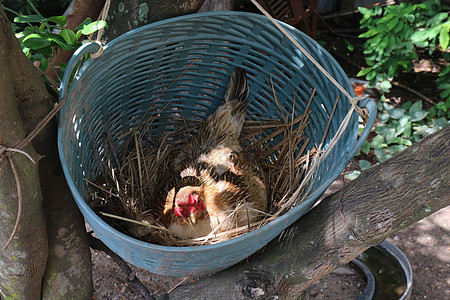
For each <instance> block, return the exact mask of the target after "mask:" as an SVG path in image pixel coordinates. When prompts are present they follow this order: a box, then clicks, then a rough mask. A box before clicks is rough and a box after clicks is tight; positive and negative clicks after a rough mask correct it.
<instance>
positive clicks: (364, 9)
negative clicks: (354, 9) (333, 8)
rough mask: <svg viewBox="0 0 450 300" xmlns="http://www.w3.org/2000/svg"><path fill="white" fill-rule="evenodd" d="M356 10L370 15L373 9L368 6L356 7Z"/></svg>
mask: <svg viewBox="0 0 450 300" xmlns="http://www.w3.org/2000/svg"><path fill="white" fill-rule="evenodd" d="M358 10H359V12H360V13H361V14H362V15H372V13H373V9H370V8H365V7H358Z"/></svg>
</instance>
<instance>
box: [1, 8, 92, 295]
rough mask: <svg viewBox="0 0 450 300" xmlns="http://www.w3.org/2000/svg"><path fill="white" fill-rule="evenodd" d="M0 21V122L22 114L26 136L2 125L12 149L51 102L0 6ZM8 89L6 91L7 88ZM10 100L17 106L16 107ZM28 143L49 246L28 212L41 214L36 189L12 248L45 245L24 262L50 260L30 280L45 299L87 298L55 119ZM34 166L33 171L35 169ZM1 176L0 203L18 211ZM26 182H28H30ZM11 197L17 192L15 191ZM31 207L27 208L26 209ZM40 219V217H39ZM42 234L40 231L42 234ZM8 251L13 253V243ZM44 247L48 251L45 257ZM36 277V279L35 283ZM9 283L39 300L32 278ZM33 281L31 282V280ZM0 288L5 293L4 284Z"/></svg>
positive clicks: (82, 249)
mask: <svg viewBox="0 0 450 300" xmlns="http://www.w3.org/2000/svg"><path fill="white" fill-rule="evenodd" d="M0 21H1V23H0V28H1V30H2V31H1V32H0V47H1V48H0V49H1V50H0V56H1V59H3V60H5V61H6V62H7V63H6V62H5V63H0V65H1V70H0V76H1V77H2V80H1V84H2V85H3V89H5V90H3V89H2V91H1V96H0V105H2V108H1V112H2V114H0V123H3V122H6V117H5V118H4V117H3V116H7V117H10V116H11V117H12V116H15V113H14V112H13V111H14V110H15V111H17V110H18V113H19V115H20V117H19V119H18V120H19V121H20V122H19V121H17V120H16V121H14V122H16V124H22V122H23V127H24V133H23V135H22V133H21V131H17V130H18V129H17V128H19V127H17V128H13V129H11V128H10V127H6V125H5V126H4V127H2V126H0V144H5V145H6V146H8V147H12V146H14V145H15V144H17V143H18V142H20V141H22V140H23V138H24V136H25V132H26V133H30V131H32V130H33V129H34V128H35V126H36V125H37V124H38V123H39V122H40V121H41V120H42V118H43V117H44V116H46V115H47V114H48V113H49V111H50V110H51V109H52V107H53V98H52V97H51V96H50V95H49V93H48V91H47V89H46V87H45V85H44V83H43V81H42V78H41V74H40V73H39V71H38V70H37V69H36V67H35V66H34V65H33V64H31V62H30V61H29V60H28V59H27V58H26V57H25V55H24V54H23V53H22V50H21V48H20V45H19V43H18V41H17V39H16V38H15V36H14V33H13V32H12V30H11V26H10V23H9V21H8V20H7V18H6V16H5V14H4V11H3V8H2V7H1V6H0ZM3 78H4V79H3ZM6 88H7V89H8V90H6ZM7 92H8V93H7ZM10 100H12V101H13V104H14V105H13V106H10V105H8V106H7V105H6V104H7V103H9V102H8V101H10ZM14 101H15V102H16V103H14ZM16 104H17V105H16ZM20 119H21V120H20ZM5 124H6V123H5ZM11 126H12V125H11ZM20 126H22V125H20ZM19 133H20V134H19ZM10 134H11V135H14V134H16V135H17V136H16V138H15V141H14V142H13V141H9V140H8V139H5V137H7V136H8V135H10ZM32 144H33V146H34V148H35V149H36V151H37V152H38V153H40V154H42V155H44V157H43V158H42V159H41V161H40V163H39V175H38V174H37V173H36V174H34V175H31V172H28V173H27V175H28V176H30V177H33V180H35V181H38V186H37V187H39V182H40V186H41V187H42V195H43V197H44V206H45V207H46V210H45V212H46V218H47V231H48V245H47V234H46V232H45V222H44V221H43V220H42V221H41V220H39V221H38V220H36V218H37V217H36V216H33V217H32V216H28V215H29V214H31V213H35V214H37V211H36V212H34V211H33V209H35V208H36V209H37V207H39V209H40V213H42V203H41V202H42V199H41V198H42V197H41V196H40V195H41V191H40V190H39V193H37V192H36V193H33V194H32V195H39V197H37V196H35V197H37V198H36V199H35V201H36V202H33V205H34V206H32V205H31V204H26V205H25V200H24V212H23V217H22V221H21V224H22V223H23V224H22V225H23V226H25V225H27V226H30V227H31V228H29V229H25V227H24V228H23V229H21V230H22V231H23V232H24V233H23V236H21V235H19V234H18V235H17V236H16V238H15V240H14V241H15V244H16V245H19V246H20V245H22V244H23V245H27V244H29V243H32V242H33V239H34V238H35V239H39V241H44V242H45V246H43V245H40V246H39V247H38V249H40V255H42V256H45V259H44V260H42V259H36V261H31V260H28V261H27V263H29V264H30V265H31V266H35V267H40V263H41V262H44V264H45V261H47V262H48V265H47V268H46V272H45V276H44V281H42V280H43V279H42V272H43V270H40V269H39V270H36V271H35V272H33V273H34V275H33V276H36V280H39V281H38V283H36V282H34V283H33V284H34V285H38V288H36V290H37V291H39V293H40V292H41V290H42V295H43V296H44V297H45V298H47V299H48V298H59V299H62V298H67V299H68V298H73V297H84V298H89V297H90V295H91V294H92V291H93V288H92V275H91V274H92V271H91V261H90V250H89V245H88V241H87V236H86V230H85V227H84V220H83V218H82V216H81V214H80V213H79V211H78V209H77V207H76V205H75V204H74V202H73V200H72V199H71V195H70V191H69V189H68V187H67V183H66V182H65V179H64V176H63V173H62V171H61V166H60V162H59V157H58V154H57V148H56V122H54V121H53V122H51V123H50V124H49V125H47V126H46V127H45V128H44V130H43V131H42V133H41V134H39V135H38V136H37V137H36V138H35V139H34V140H33V141H32ZM20 156H21V154H15V155H14V156H13V159H19V158H20V159H22V157H20ZM5 163H6V164H5ZM7 163H8V161H7V160H6V159H3V161H2V162H1V164H2V172H3V170H8V168H7V167H8V164H7ZM35 167H36V168H37V165H36V166H35ZM9 172H10V171H9ZM0 174H1V175H0V176H1V177H2V180H1V183H0V201H2V203H3V201H4V202H5V203H8V204H9V205H13V204H14V205H15V207H14V206H13V207H12V209H13V210H14V209H15V210H16V211H17V199H16V200H15V201H11V200H8V199H7V198H4V196H3V195H9V194H10V192H7V190H6V189H5V188H6V187H4V185H3V184H5V185H8V187H9V189H14V188H15V181H14V177H13V176H9V175H8V176H7V175H6V174H5V178H6V179H7V180H6V179H5V181H3V173H0ZM39 176H40V177H39ZM29 179H30V180H31V178H29ZM21 183H22V180H21ZM22 189H23V190H24V191H25V190H26V189H28V187H24V186H23V185H22ZM11 191H12V190H11ZM14 193H15V194H17V192H14ZM27 193H28V192H27ZM24 196H25V192H24ZM24 199H25V198H24ZM4 207H5V206H3V205H2V206H0V213H1V214H2V215H3V214H8V215H10V216H11V218H10V219H11V220H10V221H9V222H14V221H15V213H14V214H13V213H8V212H7V211H5V210H4ZM30 207H31V210H30V211H28V210H29V209H30ZM25 216H27V217H25ZM39 218H42V216H40V217H39ZM2 221H5V222H6V219H5V220H3V219H2ZM40 226H41V227H42V226H44V229H42V228H40ZM1 228H10V224H9V223H8V224H6V223H5V224H4V226H2V227H1ZM21 228H22V227H21ZM42 230H44V231H43V232H42ZM10 231H11V230H2V232H1V234H2V236H1V237H2V240H1V242H2V244H1V245H0V246H2V245H3V244H5V243H6V240H4V239H5V238H6V239H7V238H8V237H9V236H7V235H8V234H9V233H10ZM30 237H31V238H30ZM21 247H24V246H21ZM10 248H11V249H13V248H12V245H11V246H10ZM10 248H8V252H5V253H3V252H2V257H1V258H0V265H1V266H10V265H13V263H11V262H10V261H9V260H8V257H13V255H8V253H9V249H10ZM24 249H25V248H24ZM47 249H50V251H49V252H48V253H47ZM31 254H33V252H31V251H30V253H28V252H26V251H25V250H23V254H22V255H31ZM47 254H48V256H47ZM16 256H17V255H16ZM44 266H45V265H44ZM0 269H4V270H7V268H3V267H0ZM41 271H42V272H41ZM37 275H39V276H40V277H39V278H38V279H37ZM4 276H9V275H8V274H7V273H5V274H3V273H2V271H0V277H1V279H0V285H3V284H5V286H6V279H5V280H4V278H6V277H4ZM8 280H11V281H12V282H13V284H14V285H16V286H18V287H23V289H22V288H18V289H12V291H14V292H15V295H17V297H19V298H26V299H33V298H35V297H38V296H36V295H39V294H34V295H35V297H31V296H30V297H29V295H33V294H30V293H32V291H33V290H32V289H30V288H28V287H27V286H28V281H30V284H31V282H33V281H32V280H31V279H28V278H26V277H25V278H20V277H18V278H13V277H11V279H8ZM23 280H24V281H25V283H24V282H23ZM33 280H35V279H34V278H33ZM0 289H1V290H2V292H3V286H2V287H1V288H0ZM5 295H7V294H5ZM5 297H6V296H5Z"/></svg>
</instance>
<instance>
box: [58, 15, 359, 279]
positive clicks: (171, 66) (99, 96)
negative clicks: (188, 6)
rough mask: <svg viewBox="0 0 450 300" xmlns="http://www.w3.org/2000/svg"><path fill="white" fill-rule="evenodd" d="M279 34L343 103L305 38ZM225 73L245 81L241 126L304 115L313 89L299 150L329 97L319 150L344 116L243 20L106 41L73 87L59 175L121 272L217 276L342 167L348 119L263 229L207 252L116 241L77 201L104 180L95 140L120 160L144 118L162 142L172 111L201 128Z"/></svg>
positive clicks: (214, 18) (188, 19)
mask: <svg viewBox="0 0 450 300" xmlns="http://www.w3.org/2000/svg"><path fill="white" fill-rule="evenodd" d="M285 27H286V29H287V30H288V31H289V32H291V34H292V35H293V36H294V37H295V38H296V39H297V40H298V41H299V42H300V43H301V45H302V46H303V47H304V48H306V49H307V51H308V52H309V53H311V54H312V55H313V56H314V57H315V59H316V60H317V61H318V62H319V63H320V64H321V65H322V66H324V67H325V68H326V69H327V70H328V72H329V73H330V74H331V75H332V76H333V77H334V78H335V79H336V80H337V81H338V82H339V83H340V84H341V85H342V86H343V87H344V88H345V89H346V90H347V91H348V92H349V93H350V94H352V95H353V91H352V89H351V85H350V83H349V81H348V78H347V77H346V75H345V74H344V72H343V71H342V69H341V68H340V67H339V65H338V64H337V63H336V62H335V61H334V59H332V58H331V56H330V55H329V54H328V53H327V52H326V51H325V50H324V49H323V48H322V47H320V46H319V45H318V44H317V43H316V42H314V41H313V40H311V39H310V38H309V37H307V36H306V35H304V34H302V33H301V32H299V31H297V30H296V29H294V28H292V27H290V26H288V25H285ZM234 67H242V68H244V69H245V70H246V72H247V74H248V82H249V86H250V96H249V107H248V111H247V115H248V116H249V118H251V119H258V118H260V119H280V118H282V117H283V115H290V114H291V113H292V110H293V107H294V108H295V116H294V117H296V116H298V115H300V114H301V113H303V112H304V110H305V107H306V104H307V102H308V100H309V98H310V96H311V93H312V91H313V89H316V93H315V96H314V98H313V100H312V103H311V106H310V109H311V111H312V112H311V114H310V117H309V125H308V126H307V127H306V129H305V134H306V136H308V137H309V138H310V140H311V141H310V143H309V145H308V148H311V147H312V146H314V145H315V144H319V143H320V141H321V139H322V136H323V135H324V130H325V127H326V124H327V122H328V116H329V114H330V112H331V110H332V108H333V104H334V102H335V100H336V98H337V97H338V96H339V97H340V100H339V103H338V105H337V107H336V111H335V113H334V117H333V119H332V121H331V124H330V128H329V129H328V133H327V137H326V139H325V145H326V143H327V142H329V141H330V140H331V138H332V137H333V136H334V133H335V132H336V131H337V129H338V127H339V125H340V123H341V121H342V119H343V118H344V116H345V115H346V113H347V112H348V110H349V108H350V104H349V102H348V101H347V99H346V98H345V96H344V95H342V94H341V92H339V90H338V89H337V88H336V87H335V86H334V85H333V84H332V83H331V82H330V81H329V80H328V79H327V78H326V77H325V76H324V75H322V74H321V73H320V72H319V71H318V70H317V68H316V67H315V66H314V65H313V64H312V63H311V62H310V61H308V59H307V58H306V57H305V56H304V55H303V54H302V53H301V52H300V51H299V50H298V49H296V48H295V47H294V46H293V45H292V44H291V42H290V41H289V40H288V39H287V38H286V37H284V36H283V35H282V33H280V32H279V31H278V30H277V29H276V28H275V27H274V26H273V25H272V24H270V22H269V21H268V20H267V19H266V18H264V17H262V16H259V15H255V14H249V13H236V12H227V13H223V12H222V13H204V14H196V15H189V16H184V17H178V18H174V19H170V20H165V21H161V22H157V23H154V24H151V25H147V26H145V27H142V28H139V29H136V30H134V31H131V32H129V33H126V34H124V35H122V36H121V37H119V38H117V39H115V40H113V41H112V42H110V43H109V44H108V45H107V46H106V47H105V49H104V53H103V54H102V56H100V57H99V58H97V59H90V60H88V61H87V62H86V63H85V64H84V65H83V67H82V68H81V70H80V71H79V72H78V74H77V76H76V77H75V79H74V80H73V82H72V84H71V87H70V89H69V91H68V97H67V103H66V105H65V106H64V108H63V110H62V112H61V114H60V125H59V148H60V156H61V159H62V162H63V167H64V171H65V175H66V178H67V180H68V182H69V186H70V187H71V190H72V193H73V194H74V197H75V199H76V201H77V203H78V205H79V207H80V209H81V211H82V213H83V215H84V216H85V218H86V219H87V221H88V222H89V224H90V225H91V227H92V228H93V229H94V231H95V232H96V234H97V235H98V236H99V237H100V238H101V239H102V240H103V241H104V242H105V243H106V244H107V245H108V246H109V247H110V248H111V249H113V250H114V251H116V252H117V253H118V254H119V255H121V256H122V257H124V258H125V259H126V260H128V261H130V262H131V263H133V264H135V265H137V266H139V267H144V268H147V269H149V270H150V271H152V272H155V273H159V274H164V275H174V276H185V275H187V274H205V273H211V272H214V271H217V270H220V269H224V268H226V267H228V266H230V265H232V264H234V263H236V262H238V261H240V260H242V259H244V258H245V257H248V256H249V255H251V254H252V253H254V252H255V251H257V250H258V249H260V248H261V247H263V246H264V245H265V244H267V243H268V242H269V241H270V240H271V239H273V238H274V237H275V236H277V235H278V234H279V233H280V232H281V231H282V230H283V229H285V228H286V227H287V226H288V225H290V224H292V223H293V222H294V221H295V220H296V219H298V218H299V217H300V216H301V215H303V214H304V213H305V212H306V211H307V210H308V209H309V208H310V207H311V206H312V205H313V204H314V203H315V202H316V201H317V199H318V197H319V196H320V194H322V193H323V191H324V190H325V189H326V187H327V186H328V185H329V184H330V183H331V182H332V180H333V179H334V178H335V177H336V176H337V175H338V174H339V173H340V172H341V171H342V169H343V168H344V167H345V165H346V164H347V162H348V160H349V159H350V158H351V157H349V153H352V151H353V149H354V147H355V142H356V137H357V125H358V118H357V115H356V114H354V116H353V117H352V120H351V122H350V124H349V126H348V127H347V129H346V131H345V133H344V135H343V136H342V138H341V139H340V140H339V142H338V144H337V145H336V147H335V148H334V149H333V150H332V152H331V154H330V155H329V156H328V157H327V158H326V160H325V161H324V162H322V164H321V166H320V167H319V169H318V173H317V176H316V178H315V180H314V183H313V187H312V191H315V192H314V193H312V194H311V195H310V196H309V197H308V198H307V199H306V200H305V201H303V202H302V203H301V204H299V205H298V206H297V207H295V208H293V209H291V210H290V211H289V212H288V213H286V214H285V215H283V216H281V217H280V218H278V219H277V220H275V221H273V222H271V223H270V224H268V225H265V226H263V227H262V228H259V229H257V230H255V231H252V232H251V233H249V234H246V235H243V236H240V237H238V238H235V239H232V240H230V241H226V242H223V243H219V244H216V245H207V246H199V247H166V246H157V245H152V244H148V243H144V242H142V241H138V240H136V239H133V238H131V237H128V236H126V235H124V234H122V233H120V232H118V231H117V230H115V229H113V228H111V227H110V226H109V225H108V224H106V223H105V222H103V221H102V220H101V219H100V218H99V217H98V216H97V215H95V213H94V212H93V211H92V210H90V208H89V207H88V205H87V204H86V202H85V199H87V198H88V195H89V193H90V192H91V190H90V187H89V185H88V183H87V182H86V180H85V179H88V180H95V178H96V177H97V176H98V175H99V174H100V173H101V172H103V171H105V166H106V164H105V163H104V162H105V160H106V159H107V157H106V154H105V153H106V152H107V151H106V150H105V145H104V135H105V132H107V133H108V134H110V137H111V140H112V142H113V143H114V145H115V148H116V150H119V154H120V152H121V151H123V150H124V149H125V142H126V138H123V137H122V136H123V134H124V133H126V132H128V131H129V130H130V129H132V128H134V127H136V126H138V125H139V124H141V123H142V122H143V120H147V119H150V118H154V119H155V121H154V122H153V123H152V124H151V126H150V127H149V129H148V131H149V133H158V134H164V132H167V131H172V130H174V129H175V127H174V123H173V122H172V120H173V118H174V117H175V116H179V115H180V112H182V114H183V116H184V118H186V119H196V120H203V119H205V118H206V117H207V116H208V115H209V114H211V113H212V112H213V111H214V110H215V109H216V108H217V106H218V105H219V104H220V103H221V101H222V100H223V95H224V93H225V89H226V85H227V83H228V80H229V76H230V73H231V71H232V69H233V68H234ZM272 85H273V87H272ZM272 88H273V89H272ZM274 94H275V95H276V98H277V100H278V102H279V103H280V104H281V107H282V110H283V112H281V111H280V109H279V107H278V106H277V104H276V101H274ZM279 138H281V137H279ZM276 142H277V141H276V139H275V140H274V144H275V143H276Z"/></svg>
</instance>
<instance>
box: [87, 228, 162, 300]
mask: <svg viewBox="0 0 450 300" xmlns="http://www.w3.org/2000/svg"><path fill="white" fill-rule="evenodd" d="M88 239H89V246H90V247H91V248H92V249H94V250H98V251H103V252H105V253H106V254H108V255H109V256H110V257H111V258H112V259H113V260H114V262H115V263H116V264H117V265H118V266H119V267H120V268H121V269H122V271H124V272H125V273H126V274H127V281H128V282H131V283H133V284H134V285H135V286H136V287H137V288H138V289H139V291H140V292H141V293H142V295H143V296H144V299H146V300H155V298H154V297H153V296H152V294H150V292H149V291H148V290H147V288H146V287H145V286H144V285H143V284H142V282H141V281H140V280H139V278H138V277H137V276H136V274H134V273H133V270H131V268H130V267H129V266H128V264H127V263H126V262H125V261H124V260H123V259H122V258H121V257H120V256H119V255H117V254H116V253H115V252H114V251H112V250H111V249H109V248H108V247H107V246H106V245H105V244H104V243H103V242H102V241H101V240H99V239H98V238H95V237H93V236H92V232H90V233H89V234H88Z"/></svg>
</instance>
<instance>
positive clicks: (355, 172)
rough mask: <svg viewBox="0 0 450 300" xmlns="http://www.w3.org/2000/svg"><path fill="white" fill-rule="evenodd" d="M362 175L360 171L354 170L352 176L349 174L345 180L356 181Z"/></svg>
mask: <svg viewBox="0 0 450 300" xmlns="http://www.w3.org/2000/svg"><path fill="white" fill-rule="evenodd" d="M360 174H361V172H360V171H358V170H354V171H353V172H351V173H350V174H347V175H345V176H344V178H345V179H347V180H350V181H351V180H355V179H356V178H358V176H359V175H360Z"/></svg>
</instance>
